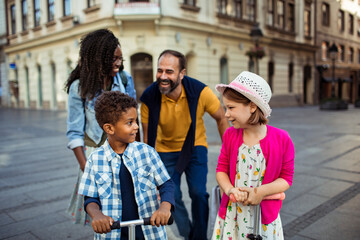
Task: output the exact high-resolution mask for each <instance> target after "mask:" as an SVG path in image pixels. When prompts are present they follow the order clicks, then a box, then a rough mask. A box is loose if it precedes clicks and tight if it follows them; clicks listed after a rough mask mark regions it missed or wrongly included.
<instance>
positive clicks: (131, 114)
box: [107, 107, 139, 145]
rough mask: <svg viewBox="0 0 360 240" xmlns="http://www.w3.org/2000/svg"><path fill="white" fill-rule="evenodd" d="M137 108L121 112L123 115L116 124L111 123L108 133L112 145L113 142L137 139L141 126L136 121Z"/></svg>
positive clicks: (127, 141) (129, 141) (126, 141)
mask: <svg viewBox="0 0 360 240" xmlns="http://www.w3.org/2000/svg"><path fill="white" fill-rule="evenodd" d="M136 119H137V111H136V108H134V107H132V108H129V109H128V110H127V111H125V112H123V113H122V114H121V117H120V118H119V120H118V121H117V122H116V123H115V124H109V125H110V128H111V130H110V131H109V132H108V131H107V133H108V139H109V143H110V145H111V144H112V143H124V144H127V143H132V142H134V141H135V138H136V134H137V132H138V130H139V126H138V125H137V123H136Z"/></svg>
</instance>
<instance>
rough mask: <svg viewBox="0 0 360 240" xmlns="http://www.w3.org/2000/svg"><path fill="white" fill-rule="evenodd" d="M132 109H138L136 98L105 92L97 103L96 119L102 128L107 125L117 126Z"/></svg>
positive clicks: (114, 92)
mask: <svg viewBox="0 0 360 240" xmlns="http://www.w3.org/2000/svg"><path fill="white" fill-rule="evenodd" d="M130 108H137V103H136V101H135V99H134V98H132V97H130V96H129V95H126V94H124V93H122V92H120V91H105V92H103V93H102V94H101V95H100V96H99V97H97V99H96V101H95V118H96V121H97V122H98V124H99V125H100V127H101V128H102V127H103V126H104V124H105V123H110V124H113V125H115V124H116V122H117V121H119V119H120V117H121V115H122V114H123V113H124V112H126V111H127V110H128V109H130Z"/></svg>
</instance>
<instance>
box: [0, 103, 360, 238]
mask: <svg viewBox="0 0 360 240" xmlns="http://www.w3.org/2000/svg"><path fill="white" fill-rule="evenodd" d="M65 118H66V112H53V111H34V110H17V109H8V108H0V136H1V139H0V202H1V205H0V239H26V240H28V239H29V240H32V239H91V238H92V230H91V228H89V227H83V226H78V225H74V224H72V223H71V217H69V216H67V214H66V213H65V209H66V207H67V204H68V199H69V197H70V193H71V191H72V187H73V185H74V183H75V178H76V166H77V163H76V160H75V158H74V157H73V154H72V152H71V151H70V150H67V149H66V143H67V139H66V137H65V131H66V124H65ZM205 120H206V121H205V122H206V126H207V135H208V141H209V174H208V185H207V188H208V191H209V192H210V191H211V188H212V187H213V186H215V185H216V180H215V168H216V161H217V157H218V155H219V151H220V140H219V137H218V132H217V129H216V124H215V122H214V121H212V120H211V118H210V117H209V116H206V118H205ZM270 124H271V125H273V126H276V127H280V128H283V129H286V130H287V131H288V132H289V133H290V135H291V137H292V139H293V141H294V144H295V150H296V158H295V176H294V183H293V186H292V187H291V188H290V189H289V190H288V191H287V193H286V194H287V195H286V199H285V200H284V203H283V207H282V210H281V218H282V222H283V226H284V231H285V239H291V240H297V239H329V240H332V239H360V204H359V203H360V109H358V108H357V109H356V108H353V106H350V108H349V110H347V111H319V110H318V107H316V106H309V107H296V108H276V109H274V110H273V113H272V116H271V117H270ZM183 183H184V184H183V190H184V197H185V202H186V204H187V206H190V200H189V197H188V194H187V192H186V191H187V190H186V186H185V185H186V184H185V183H186V182H185V181H183ZM168 229H169V239H179V237H178V233H177V230H176V227H175V226H171V227H170V228H168ZM209 234H210V232H209Z"/></svg>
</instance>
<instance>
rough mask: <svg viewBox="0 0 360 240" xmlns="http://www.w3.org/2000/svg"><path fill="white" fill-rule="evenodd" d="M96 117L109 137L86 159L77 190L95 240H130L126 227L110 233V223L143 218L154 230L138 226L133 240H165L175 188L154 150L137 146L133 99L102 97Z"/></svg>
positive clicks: (116, 93) (118, 95)
mask: <svg viewBox="0 0 360 240" xmlns="http://www.w3.org/2000/svg"><path fill="white" fill-rule="evenodd" d="M95 116H96V120H97V122H98V123H99V125H100V126H101V127H102V128H103V129H104V131H105V132H106V133H107V136H108V138H107V141H105V143H104V144H103V145H102V146H101V147H99V148H97V149H96V150H95V151H94V152H93V153H92V154H91V155H90V156H89V158H88V161H87V162H86V165H85V170H84V174H83V176H82V180H81V183H80V187H79V194H82V195H84V196H85V203H84V209H85V210H86V212H87V213H89V215H90V216H91V218H92V222H91V225H92V227H93V229H94V231H95V232H96V233H97V234H95V239H129V234H128V228H127V227H125V228H123V229H116V230H112V231H111V229H110V227H111V225H112V224H113V222H114V220H115V221H129V220H137V219H139V218H145V217H151V219H150V222H151V224H152V226H137V227H136V230H135V231H136V239H138V240H142V239H158V240H164V239H166V231H165V228H164V227H163V225H166V224H167V222H168V220H169V217H170V215H171V213H170V210H171V209H172V208H173V207H174V204H175V200H174V183H173V181H172V180H171V178H170V176H169V174H168V172H167V171H166V168H165V166H164V164H163V162H162V161H161V159H160V157H159V155H158V154H157V152H156V151H155V149H154V148H152V147H150V146H149V145H147V144H144V143H140V142H136V141H135V138H136V134H137V132H138V129H139V126H138V125H137V123H136V119H137V103H136V100H135V99H133V98H132V97H129V96H128V95H125V94H123V93H121V92H119V91H112V92H104V93H103V94H101V95H100V96H99V97H98V99H97V100H96V102H95ZM157 189H158V190H159V193H160V199H161V203H159V201H158V196H157ZM155 225H156V226H157V227H156V226H155ZM160 225H161V227H160ZM154 226H155V227H154ZM103 233H107V234H106V235H100V234H103ZM145 237H146V238H145Z"/></svg>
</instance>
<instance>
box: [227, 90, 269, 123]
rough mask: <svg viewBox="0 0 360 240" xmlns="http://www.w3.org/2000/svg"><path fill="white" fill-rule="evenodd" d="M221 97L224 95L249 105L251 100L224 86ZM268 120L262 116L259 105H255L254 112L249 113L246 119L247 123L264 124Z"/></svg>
mask: <svg viewBox="0 0 360 240" xmlns="http://www.w3.org/2000/svg"><path fill="white" fill-rule="evenodd" d="M223 97H225V98H227V99H229V100H231V101H234V102H238V103H242V104H245V105H249V104H250V103H251V101H250V100H249V99H248V98H246V97H245V96H244V95H242V94H241V93H239V92H237V91H235V90H234V89H232V88H226V89H225V90H224V92H223ZM268 121H269V120H268V119H267V118H266V117H265V116H264V113H263V112H262V111H261V110H260V108H259V107H257V108H256V110H255V112H254V113H252V114H251V116H250V118H249V120H248V124H250V125H257V124H264V125H265V124H267V123H268Z"/></svg>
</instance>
